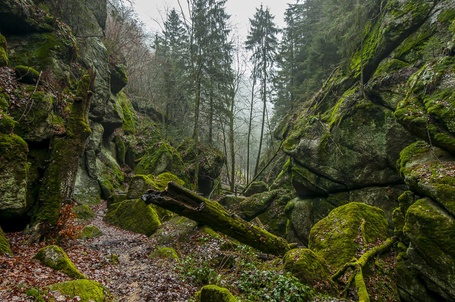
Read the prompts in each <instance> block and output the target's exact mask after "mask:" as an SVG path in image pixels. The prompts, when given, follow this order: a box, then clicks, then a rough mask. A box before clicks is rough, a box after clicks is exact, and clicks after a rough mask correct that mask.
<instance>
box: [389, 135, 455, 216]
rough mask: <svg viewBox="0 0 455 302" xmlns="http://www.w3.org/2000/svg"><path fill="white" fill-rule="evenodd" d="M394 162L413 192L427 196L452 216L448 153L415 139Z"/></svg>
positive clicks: (454, 190) (454, 186) (453, 183)
mask: <svg viewBox="0 0 455 302" xmlns="http://www.w3.org/2000/svg"><path fill="white" fill-rule="evenodd" d="M398 165H399V168H400V174H401V176H402V178H403V179H404V181H405V182H406V184H407V185H408V186H410V188H411V189H412V190H413V191H414V192H416V193H418V194H420V195H422V196H427V197H430V198H431V199H432V200H434V201H435V202H437V203H438V204H439V205H440V206H442V207H443V208H444V209H446V210H447V211H448V212H449V213H451V214H452V215H455V204H454V202H453V200H454V199H453V198H454V196H455V172H454V171H455V162H454V157H453V156H452V155H451V154H449V153H448V152H445V151H444V150H442V149H439V148H435V147H431V146H430V145H429V144H427V143H425V142H422V141H419V142H416V143H414V144H412V145H410V146H408V147H407V148H405V149H404V150H403V151H402V152H401V156H400V160H399V161H398Z"/></svg>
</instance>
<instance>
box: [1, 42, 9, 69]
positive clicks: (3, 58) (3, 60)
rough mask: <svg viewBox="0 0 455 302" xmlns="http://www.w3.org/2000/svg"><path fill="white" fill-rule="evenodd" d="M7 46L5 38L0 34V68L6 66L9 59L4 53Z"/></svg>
mask: <svg viewBox="0 0 455 302" xmlns="http://www.w3.org/2000/svg"><path fill="white" fill-rule="evenodd" d="M6 49H7V44H6V38H5V37H4V36H2V34H0V67H3V66H8V63H9V59H8V54H7V53H6Z"/></svg>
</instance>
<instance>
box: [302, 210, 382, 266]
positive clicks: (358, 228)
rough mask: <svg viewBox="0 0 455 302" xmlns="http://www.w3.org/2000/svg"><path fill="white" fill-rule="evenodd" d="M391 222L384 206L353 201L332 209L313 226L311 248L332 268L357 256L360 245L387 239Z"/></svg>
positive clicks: (310, 239) (310, 237)
mask: <svg viewBox="0 0 455 302" xmlns="http://www.w3.org/2000/svg"><path fill="white" fill-rule="evenodd" d="M387 234H388V222H387V218H386V216H385V213H384V211H383V210H381V209H379V208H376V207H373V206H369V205H366V204H363V203H359V202H351V203H348V204H346V205H343V206H340V207H338V208H336V209H334V210H332V211H331V212H330V213H329V215H328V216H327V217H325V218H323V219H321V220H319V221H318V222H317V223H316V224H315V225H314V226H313V228H312V229H311V231H310V236H309V248H310V249H312V250H313V251H314V252H315V254H316V255H318V256H319V257H321V258H323V259H325V261H326V262H327V264H328V265H329V266H330V267H331V268H336V269H337V268H340V267H341V266H342V265H344V264H345V263H347V262H349V261H351V260H352V259H353V258H354V257H356V256H358V255H357V253H358V251H359V249H362V248H364V247H366V246H367V245H368V244H375V243H376V242H377V241H378V240H384V239H386V238H387Z"/></svg>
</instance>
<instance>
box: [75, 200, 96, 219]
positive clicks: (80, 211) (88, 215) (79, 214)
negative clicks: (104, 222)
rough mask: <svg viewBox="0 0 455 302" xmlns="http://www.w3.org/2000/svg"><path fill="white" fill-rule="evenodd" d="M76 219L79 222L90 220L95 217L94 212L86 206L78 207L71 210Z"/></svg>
mask: <svg viewBox="0 0 455 302" xmlns="http://www.w3.org/2000/svg"><path fill="white" fill-rule="evenodd" d="M73 213H74V214H75V215H76V218H78V219H81V220H90V219H92V218H94V217H95V212H93V210H92V209H91V208H90V207H89V206H88V205H86V204H82V205H78V206H76V207H75V208H73Z"/></svg>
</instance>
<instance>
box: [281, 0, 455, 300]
mask: <svg viewBox="0 0 455 302" xmlns="http://www.w3.org/2000/svg"><path fill="white" fill-rule="evenodd" d="M454 19H455V3H454V2H453V1H426V0H422V1H417V0H405V1H395V0H391V1H387V3H386V4H385V7H384V8H383V10H382V12H381V15H380V17H379V18H378V20H377V21H371V22H370V24H369V25H368V27H367V29H368V30H367V33H366V35H365V38H364V43H363V48H362V49H361V50H359V51H358V52H357V53H356V54H355V55H354V57H353V59H352V62H351V64H350V67H349V68H348V70H345V71H343V70H341V69H340V70H337V71H336V72H334V74H333V75H332V77H331V78H330V79H329V80H328V81H327V82H326V83H325V84H324V86H323V87H322V88H321V90H320V91H319V93H317V94H316V95H315V96H314V97H313V98H312V99H310V100H305V101H303V102H302V105H301V108H300V110H299V111H298V112H295V113H293V114H292V115H290V116H288V118H287V119H286V120H285V121H284V122H283V123H282V126H281V127H279V129H278V131H277V136H278V137H279V138H280V139H284V140H285V141H284V144H283V150H284V151H285V153H286V154H287V155H288V156H289V157H290V158H291V167H290V168H289V170H290V173H291V178H292V184H293V186H294V188H295V190H296V192H297V194H298V195H299V198H297V199H296V200H293V201H292V202H291V204H289V205H288V208H287V214H288V218H289V220H290V223H289V225H288V233H289V234H288V235H289V237H290V238H296V237H297V238H299V239H300V241H301V242H302V243H304V244H307V243H308V235H309V232H310V229H311V227H312V226H313V225H314V224H315V223H316V222H317V221H319V220H320V219H322V218H323V217H325V216H326V215H327V214H328V213H329V212H330V211H331V210H332V209H334V208H337V207H339V206H341V205H343V204H346V203H350V202H353V201H357V202H362V203H366V204H370V205H374V206H377V207H380V208H382V209H383V210H384V211H385V212H386V215H387V218H388V220H389V222H391V223H392V222H393V223H392V224H391V227H394V228H395V232H396V234H397V235H398V236H399V238H400V240H401V243H400V247H401V252H400V254H399V256H398V269H397V273H398V276H399V277H398V279H397V282H398V288H399V292H400V295H401V298H402V299H403V300H406V301H436V300H440V301H442V300H454V299H455V295H454V289H455V286H454V284H455V282H454V279H453V278H454V270H453V268H454V261H455V254H453V248H452V247H453V244H454V242H455V220H454V219H455V216H454V212H453V209H454V207H455V178H454V174H453V173H454V172H453V171H454V164H455V162H454V161H453V159H454V158H453V156H454V142H455V141H454V139H455V128H454V125H453V122H454V120H455V119H454V113H455V110H454V109H455V94H454V91H455V90H454V88H455V64H454V63H455V59H454V52H455V50H454V43H455V21H454ZM362 79H363V83H361V82H360V81H361V80H362ZM400 196H401V197H400ZM405 197H406V198H405Z"/></svg>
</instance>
